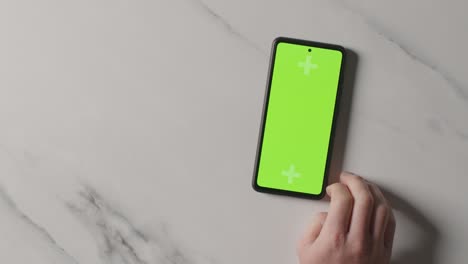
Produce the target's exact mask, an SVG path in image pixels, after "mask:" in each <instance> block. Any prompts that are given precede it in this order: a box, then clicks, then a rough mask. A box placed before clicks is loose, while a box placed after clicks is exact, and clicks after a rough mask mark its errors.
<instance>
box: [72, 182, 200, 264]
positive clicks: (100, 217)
mask: <svg viewBox="0 0 468 264" xmlns="http://www.w3.org/2000/svg"><path fill="white" fill-rule="evenodd" d="M66 205H67V207H68V208H69V209H70V211H71V212H72V213H73V214H74V215H75V216H77V217H78V218H79V219H80V220H81V222H82V223H83V224H84V225H85V227H86V228H87V229H88V230H89V231H90V232H91V234H92V235H93V236H94V237H95V238H96V239H97V247H98V250H99V252H100V257H101V258H102V260H103V261H104V263H112V264H117V263H126V264H147V263H158V264H189V263H198V261H196V259H195V258H193V257H192V256H190V255H189V254H187V253H186V252H184V251H183V250H182V249H181V248H180V247H179V246H177V245H175V244H174V243H173V242H172V240H171V239H170V238H169V237H167V232H161V233H158V234H157V237H150V236H149V235H146V234H145V233H143V232H142V231H141V230H139V229H137V228H136V227H135V226H134V225H133V224H132V223H131V221H130V220H129V219H128V218H127V217H125V216H124V215H123V214H122V213H120V212H119V211H117V210H115V209H114V208H112V207H111V206H110V205H109V204H108V203H107V202H106V201H104V199H102V197H101V196H100V195H99V194H98V193H97V192H96V191H95V190H94V189H93V188H91V187H90V186H86V185H85V186H83V191H81V192H80V194H79V200H78V201H75V202H67V203H66Z"/></svg>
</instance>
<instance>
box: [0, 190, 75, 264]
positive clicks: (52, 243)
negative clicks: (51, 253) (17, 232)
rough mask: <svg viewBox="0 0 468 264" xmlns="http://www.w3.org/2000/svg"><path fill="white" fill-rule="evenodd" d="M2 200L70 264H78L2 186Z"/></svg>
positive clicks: (0, 191) (0, 197)
mask: <svg viewBox="0 0 468 264" xmlns="http://www.w3.org/2000/svg"><path fill="white" fill-rule="evenodd" d="M0 199H1V200H3V201H4V202H5V204H6V205H7V206H8V207H9V209H10V210H11V212H12V213H14V214H15V215H16V216H17V217H19V218H20V219H22V220H23V221H24V222H25V223H26V224H27V225H28V226H30V227H31V228H32V230H34V231H35V232H36V233H37V234H39V235H40V236H41V237H42V238H44V241H45V242H47V243H48V244H49V246H51V247H52V248H53V249H54V250H55V251H57V253H58V254H60V255H61V256H63V257H64V258H65V259H67V260H68V263H78V262H77V261H76V260H75V258H74V257H73V256H71V255H70V254H68V253H67V252H66V251H65V249H64V248H62V247H61V246H60V245H59V244H58V243H57V241H55V239H54V238H53V237H52V236H51V235H50V234H49V232H48V231H47V230H46V229H45V228H43V227H42V226H40V225H39V224H37V223H36V222H34V221H33V220H32V219H31V218H30V217H29V216H27V215H26V214H25V213H23V211H21V209H20V208H18V206H17V205H16V203H15V202H14V201H13V199H12V198H11V197H10V195H8V193H7V192H6V191H5V189H4V188H3V187H2V186H0Z"/></svg>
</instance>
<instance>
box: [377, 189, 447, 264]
mask: <svg viewBox="0 0 468 264" xmlns="http://www.w3.org/2000/svg"><path fill="white" fill-rule="evenodd" d="M380 189H381V190H382V192H383V193H384V195H385V197H386V198H387V199H388V200H389V201H390V203H391V204H392V206H393V208H394V209H395V210H397V211H399V212H400V213H401V214H403V215H404V216H406V217H407V218H408V219H409V220H410V221H411V222H413V223H414V224H415V225H416V226H417V227H419V228H420V229H421V231H422V232H421V233H422V236H421V237H420V238H419V239H418V240H417V243H415V246H414V247H412V248H410V249H404V250H400V251H399V252H395V251H394V252H393V257H392V261H391V263H392V264H419V263H421V264H423V263H424V264H432V263H436V259H435V256H436V255H435V254H436V249H437V244H438V242H439V239H440V232H439V231H438V230H437V228H436V226H434V225H433V224H432V223H431V222H430V220H429V219H428V218H427V217H426V216H424V215H423V213H422V212H421V211H419V210H418V209H416V208H415V207H414V206H413V205H411V204H410V203H409V202H407V201H405V200H403V199H402V198H400V197H398V196H396V195H395V194H394V193H392V192H390V191H389V190H387V189H385V188H382V187H380ZM397 226H398V223H397Z"/></svg>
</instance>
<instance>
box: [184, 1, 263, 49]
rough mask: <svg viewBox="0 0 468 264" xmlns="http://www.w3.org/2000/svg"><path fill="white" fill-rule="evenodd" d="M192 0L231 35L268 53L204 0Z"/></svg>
mask: <svg viewBox="0 0 468 264" xmlns="http://www.w3.org/2000/svg"><path fill="white" fill-rule="evenodd" d="M191 1H192V2H193V3H195V4H196V5H197V6H199V7H200V8H201V9H202V10H203V11H204V12H205V13H207V14H209V15H210V17H212V18H213V19H214V20H216V21H217V22H218V23H219V24H221V25H222V26H223V27H224V28H225V29H226V30H227V31H228V32H229V33H230V34H231V35H233V36H235V37H237V38H238V39H239V40H241V41H242V42H245V43H247V45H248V46H250V47H252V48H254V49H255V50H257V51H258V52H260V53H262V54H264V55H265V54H266V53H265V52H264V51H263V50H262V49H261V48H260V47H259V46H257V44H255V43H254V42H253V41H252V40H250V39H249V38H247V37H246V36H245V35H244V34H242V33H241V32H239V31H238V30H237V29H235V28H234V27H233V26H232V25H231V23H229V21H227V20H226V18H224V17H223V16H221V15H220V14H219V13H217V12H216V11H215V10H213V9H212V8H211V7H210V6H208V5H207V4H205V3H204V2H203V1H202V0H191Z"/></svg>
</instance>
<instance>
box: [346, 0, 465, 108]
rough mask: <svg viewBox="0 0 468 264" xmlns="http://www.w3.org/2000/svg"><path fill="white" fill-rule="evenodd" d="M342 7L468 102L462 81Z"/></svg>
mask: <svg viewBox="0 0 468 264" xmlns="http://www.w3.org/2000/svg"><path fill="white" fill-rule="evenodd" d="M338 2H339V3H340V4H341V6H343V7H344V8H345V9H346V10H348V11H349V12H351V13H353V14H355V15H356V16H358V17H360V18H361V19H362V20H363V21H364V23H366V24H367V25H368V26H369V28H370V29H372V30H373V32H375V33H376V34H377V35H379V36H380V37H381V38H383V39H384V40H386V41H388V42H390V43H392V44H393V45H395V46H396V47H397V48H398V49H400V50H401V51H402V52H403V53H404V54H406V55H407V56H408V57H409V58H410V59H412V60H413V61H415V62H417V63H419V64H420V65H422V66H424V67H426V68H428V69H429V70H431V71H433V72H435V73H436V74H437V75H439V76H440V77H441V78H443V79H444V80H445V81H446V83H447V84H448V85H449V87H451V88H452V90H453V91H454V93H455V94H456V95H458V96H459V97H460V98H462V99H463V100H465V101H467V102H468V90H467V89H466V88H465V87H464V86H463V85H462V83H461V81H459V80H457V79H456V78H455V77H453V76H452V75H451V74H450V73H448V72H446V71H445V70H443V69H440V67H438V66H437V65H436V64H435V63H434V62H431V61H430V59H428V58H426V57H424V56H422V55H420V54H417V52H416V51H414V50H413V49H411V48H409V47H408V46H407V45H406V44H404V43H402V42H401V41H397V40H396V37H394V36H393V35H392V34H391V33H390V32H388V31H387V30H385V28H384V27H383V26H381V25H380V24H379V23H378V22H377V21H374V20H373V19H371V18H369V17H367V16H365V15H364V14H362V13H360V12H359V11H358V10H357V9H356V8H353V7H351V6H349V5H348V4H346V3H345V2H342V1H338Z"/></svg>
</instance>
